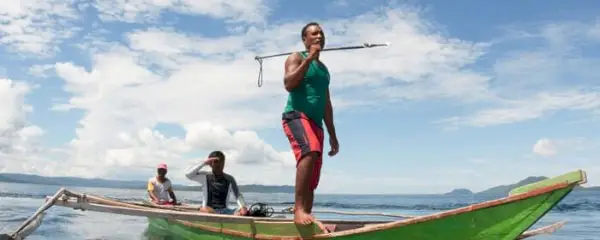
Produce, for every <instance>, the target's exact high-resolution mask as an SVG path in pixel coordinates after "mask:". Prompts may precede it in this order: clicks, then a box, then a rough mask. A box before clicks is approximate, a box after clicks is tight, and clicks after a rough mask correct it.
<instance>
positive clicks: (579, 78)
mask: <svg viewBox="0 0 600 240" xmlns="http://www.w3.org/2000/svg"><path fill="white" fill-rule="evenodd" d="M0 9H2V10H0V17H1V18H2V19H3V23H2V24H1V25H0V53H1V54H0V100H2V101H3V102H5V104H3V105H2V106H1V107H0V112H2V114H0V132H2V133H3V134H1V135H0V154H1V155H2V156H1V158H0V159H2V160H0V171H1V172H22V173H35V174H42V175H69V176H83V177H106V178H116V179H146V178H148V177H151V176H152V175H153V174H154V171H153V167H154V166H155V165H156V164H158V163H159V162H166V163H167V164H168V165H169V166H170V169H171V170H170V172H169V174H170V176H171V178H173V179H174V180H175V181H176V182H177V183H181V184H192V182H189V181H187V180H185V179H184V177H183V172H184V170H185V169H186V168H187V167H190V166H192V165H193V164H196V163H199V162H200V161H201V160H202V158H204V157H205V156H206V154H207V153H208V152H210V151H212V150H213V149H220V150H223V151H225V152H226V154H227V156H228V162H227V169H226V171H229V172H230V173H232V174H233V175H235V176H236V177H237V178H238V182H240V183H242V184H248V183H260V184H293V181H294V160H293V157H292V154H291V152H290V147H289V144H288V142H287V139H286V138H285V136H284V135H283V132H282V129H281V125H280V114H281V110H282V109H283V104H284V103H285V99H286V92H285V90H284V89H283V86H282V84H281V77H282V74H283V62H284V61H285V58H284V57H280V58H273V59H268V60H265V62H264V85H263V86H262V87H261V88H258V87H257V86H256V77H257V74H258V64H257V63H256V61H255V60H254V56H255V55H266V54H272V53H279V52H288V51H293V50H297V49H300V48H301V42H300V39H299V31H300V29H301V27H302V26H303V25H304V24H305V23H307V22H309V21H317V22H319V23H321V24H322V25H323V28H324V29H325V32H326V34H327V41H328V46H330V47H333V46H341V45H350V44H352V45H354V44H361V43H363V42H391V43H392V45H391V46H390V47H387V48H374V49H363V50H354V51H345V52H328V53H326V54H323V56H322V58H323V61H324V62H325V63H326V64H327V65H328V67H329V68H330V70H331V72H332V89H331V91H332V95H333V98H334V99H333V102H334V105H335V113H334V114H335V121H336V128H337V134H338V138H339V141H340V153H339V154H338V155H337V156H335V157H334V158H329V157H326V158H325V163H324V166H323V176H322V178H321V179H322V182H321V185H320V188H319V191H320V192H327V193H348V192H352V193H424V192H427V193H431V192H446V191H450V190H452V189H453V188H456V187H467V188H470V189H473V190H476V191H477V190H483V189H485V188H488V187H491V186H494V185H498V184H506V183H511V182H515V181H518V180H521V179H522V178H525V177H527V176H530V175H545V176H552V175H558V174H562V173H564V172H567V171H571V170H574V169H578V168H582V169H585V170H587V171H588V176H589V181H590V183H589V184H590V185H600V181H599V180H596V178H595V177H596V176H597V174H600V167H599V166H598V164H597V160H596V158H597V157H598V156H599V153H600V152H599V151H598V149H600V148H598V147H599V146H600V138H598V133H600V131H599V130H598V127H597V125H598V122H599V121H600V87H599V84H598V81H599V80H598V79H600V78H599V76H600V70H598V68H597V67H596V66H598V64H599V63H600V54H599V53H600V51H599V50H598V48H597V47H595V46H597V45H598V43H600V17H599V16H600V15H598V12H599V10H600V3H597V2H594V1H584V2H579V3H578V4H575V3H570V2H567V1H544V2H541V1H539V2H532V3H527V4H520V5H519V6H516V5H515V4H509V3H507V2H485V3H484V2H481V1H461V2H452V3H450V2H447V1H410V2H408V3H396V2H390V1H370V2H369V3H366V2H363V1H342V0H337V1H328V2H327V3H326V4H323V3H322V2H321V1H313V0H311V1H304V2H302V3H301V4H300V3H299V2H298V1H274V0H269V1H263V0H253V1H239V2H234V3H228V1H220V0H218V1H210V2H200V1H191V0H184V1H163V2H162V3H155V2H153V1H145V0H129V1H120V0H96V1H78V0H73V1H58V0H57V1H39V2H38V3H37V4H32V5H27V4H20V2H19V1H14V2H13V1H11V2H7V3H2V4H0ZM5 9H6V10H5ZM42 13H44V14H42ZM325 144H326V147H325V149H326V151H328V149H329V146H328V141H327V139H326V141H325ZM436 177H437V178H436ZM436 179H437V180H439V181H435V180H436Z"/></svg>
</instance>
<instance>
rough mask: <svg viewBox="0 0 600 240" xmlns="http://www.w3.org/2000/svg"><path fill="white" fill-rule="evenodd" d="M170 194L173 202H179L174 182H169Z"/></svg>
mask: <svg viewBox="0 0 600 240" xmlns="http://www.w3.org/2000/svg"><path fill="white" fill-rule="evenodd" d="M167 191H168V192H169V196H170V197H171V199H173V203H177V197H175V192H173V184H169V190H167Z"/></svg>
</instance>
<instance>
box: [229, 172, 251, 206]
mask: <svg viewBox="0 0 600 240" xmlns="http://www.w3.org/2000/svg"><path fill="white" fill-rule="evenodd" d="M231 188H232V190H233V195H235V198H236V199H237V204H238V206H239V207H240V210H242V209H244V211H248V207H247V204H246V201H245V200H244V195H243V194H242V192H241V191H240V188H239V187H238V185H237V181H235V178H234V177H231ZM243 215H245V214H243Z"/></svg>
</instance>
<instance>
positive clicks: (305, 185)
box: [282, 22, 339, 225]
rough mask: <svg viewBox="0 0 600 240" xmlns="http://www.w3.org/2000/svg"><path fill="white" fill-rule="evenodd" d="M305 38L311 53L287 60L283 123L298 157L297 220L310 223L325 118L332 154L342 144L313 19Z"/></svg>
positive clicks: (322, 37)
mask: <svg viewBox="0 0 600 240" xmlns="http://www.w3.org/2000/svg"><path fill="white" fill-rule="evenodd" d="M301 38H302V42H303V43H304V46H305V48H306V50H307V52H308V53H306V52H301V53H293V54H291V55H290V56H289V57H288V58H287V60H286V61H285V77H284V84H285V89H286V90H287V91H288V92H289V96H288V100H287V104H286V106H285V110H284V112H283V114H282V124H283V129H284V131H285V135H286V136H287V137H288V139H289V141H290V145H291V147H292V149H293V151H294V155H295V157H296V189H295V190H296V191H295V206H294V222H295V223H297V224H303V225H308V224H311V223H312V222H313V221H314V218H313V216H312V215H311V211H312V206H313V201H314V191H315V189H316V188H317V185H318V184H319V178H320V174H321V165H322V162H323V138H324V137H323V135H324V134H323V121H324V122H325V125H326V126H327V132H328V133H329V144H330V145H331V151H330V152H329V156H334V155H336V154H337V152H338V149H339V145H338V140H337V136H336V134H335V127H334V124H333V110H332V107H331V99H330V96H329V81H330V77H329V70H328V69H327V67H326V66H325V64H323V63H322V62H321V61H320V60H319V53H320V51H321V49H323V47H324V46H325V35H324V34H323V30H322V29H321V27H320V26H319V24H318V23H315V22H311V23H308V24H306V25H305V26H304V27H303V28H302V32H301Z"/></svg>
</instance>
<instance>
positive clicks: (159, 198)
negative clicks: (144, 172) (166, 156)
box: [148, 163, 177, 205]
mask: <svg viewBox="0 0 600 240" xmlns="http://www.w3.org/2000/svg"><path fill="white" fill-rule="evenodd" d="M156 168H157V172H158V175H157V176H155V177H152V178H150V179H149V180H148V196H150V199H151V200H152V202H153V203H156V204H161V205H165V204H167V205H175V204H177V198H176V197H175V193H174V192H173V187H172V184H171V180H169V179H168V178H167V177H165V175H167V164H164V163H161V164H159V165H158V166H157V167H156ZM169 197H171V200H169Z"/></svg>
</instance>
